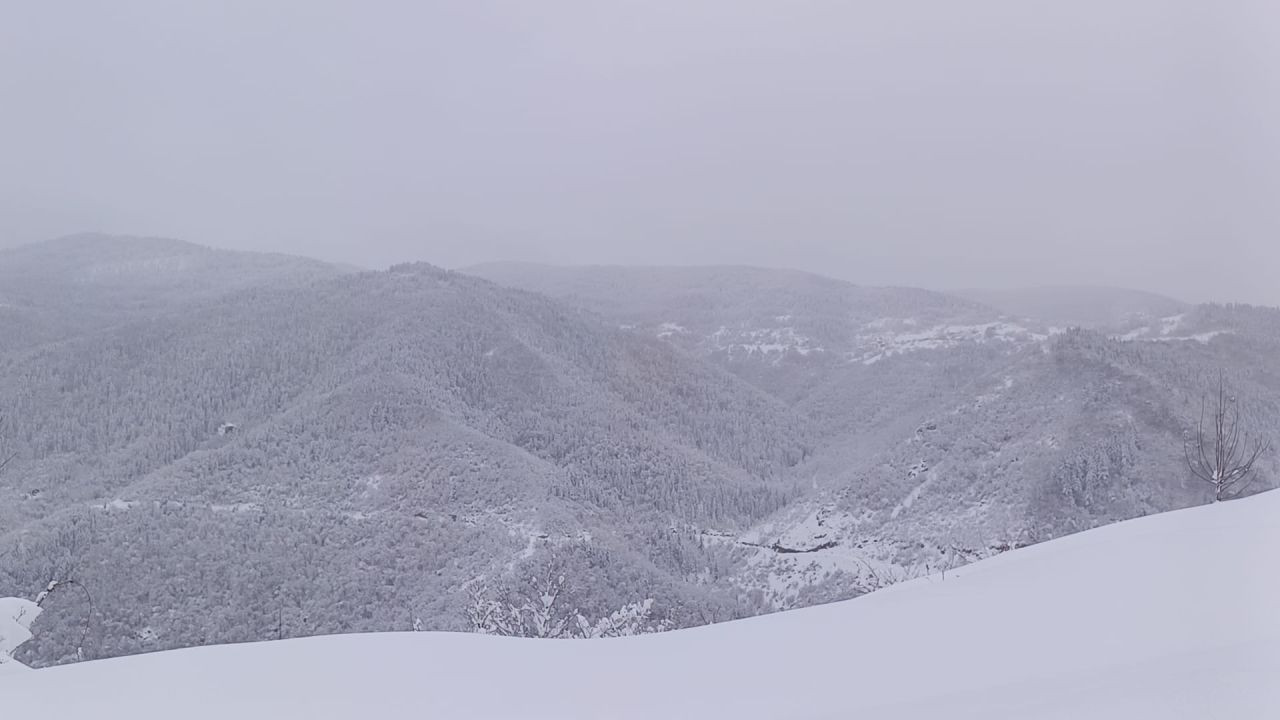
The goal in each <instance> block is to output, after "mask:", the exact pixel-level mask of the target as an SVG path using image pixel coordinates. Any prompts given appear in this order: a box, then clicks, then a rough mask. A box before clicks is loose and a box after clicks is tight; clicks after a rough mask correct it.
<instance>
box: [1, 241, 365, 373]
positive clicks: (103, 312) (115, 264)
mask: <svg viewBox="0 0 1280 720" xmlns="http://www.w3.org/2000/svg"><path fill="white" fill-rule="evenodd" d="M345 272H347V270H346V269H343V268H339V267H337V266H334V265H329V264H327V263H323V262H320V261H317V260H310V259H307V258H299V257H293V256H288V255H275V254H267V253H246V252H232V251H228V250H215V249H212V248H207V247H203V246H200V245H194V244H192V243H187V242H182V241H179V240H170V239H166V238H142V237H128V236H116V235H102V234H83V235H72V236H68V237H63V238H58V239H56V240H49V241H46V242H40V243H34V244H31V245H23V246H20V247H16V248H9V249H5V250H0V348H15V347H20V346H27V345H33V344H38V343H40V342H48V341H51V340H59V339H62V338H65V337H69V336H71V335H74V334H76V333H79V332H85V331H94V330H100V329H102V327H103V326H104V325H112V324H118V323H120V322H125V321H129V320H134V319H139V318H144V317H148V316H150V315H153V314H157V313H164V312H169V311H173V310H175V309H178V308H181V307H183V306H185V305H187V304H189V303H191V302H194V301H199V300H202V299H206V298H210V297H216V296H218V295H222V294H225V293H228V292H233V291H236V290H241V289H245V288H251V287H259V286H277V287H285V286H294V285H300V284H305V283H308V282H312V281H315V280H319V279H324V278H330V277H335V276H337V275H340V274H343V273H345Z"/></svg>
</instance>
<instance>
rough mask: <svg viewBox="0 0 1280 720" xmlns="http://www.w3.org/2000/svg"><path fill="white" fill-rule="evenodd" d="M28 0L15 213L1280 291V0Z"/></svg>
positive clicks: (340, 240) (354, 248) (367, 239)
mask: <svg viewBox="0 0 1280 720" xmlns="http://www.w3.org/2000/svg"><path fill="white" fill-rule="evenodd" d="M10 5H11V6H12V7H8V8H6V14H5V21H4V22H3V23H0V89H3V93H4V95H3V96H4V98H5V109H6V112H4V113H3V114H0V157H3V158H4V159H5V161H4V163H2V164H0V245H8V244H18V243H24V242H32V241H38V240H43V239H46V238H49V237H56V236H60V235H65V234H70V233H74V232H81V231H85V230H101V231H108V232H119V233H141V234H152V235H161V236H167V237H180V238H183V239H186V240H191V241H196V242H200V243H204V244H208V245H213V246H217V247H224V248H232V249H241V250H265V251H275V252H286V253H292V254H298V255H307V256H313V257H320V258H324V259H327V260H331V261H336V262H344V263H349V264H354V265H358V266H362V267H368V268H385V267H387V266H389V265H391V264H394V263H398V262H406V261H426V262H430V263H433V264H436V265H438V266H442V267H450V268H453V267H461V266H465V265H472V264H476V263H480V262H492V261H509V260H522V261H535V262H547V263H553V264H582V263H604V264H628V265H635V264H647V265H720V264H747V265H756V266H763V267H794V268H799V269H804V270H808V271H811V272H819V273H822V274H824V275H827V276H831V277H836V278H840V279H844V280H849V281H852V282H856V283H859V284H868V285H904V286H917V287H929V288H934V289H951V288H966V287H977V288H1020V287H1028V286H1030V287H1038V286H1044V285H1107V286H1116V287H1130V288H1138V289H1143V290H1147V291H1151V292H1157V293H1161V294H1166V295H1169V296H1172V297H1177V298H1183V299H1186V300H1188V301H1192V302H1206V301H1219V302H1253V303H1263V304H1270V305H1280V290H1277V285H1276V283H1275V282H1274V278H1275V277H1276V275H1277V274H1280V249H1278V248H1280V243H1277V242H1276V241H1275V238H1276V237H1277V235H1278V234H1280V210H1277V206H1276V203H1274V202H1273V198H1274V197H1276V196H1277V194H1280V171H1278V170H1277V168H1280V130H1278V128H1280V123H1277V122H1275V119H1276V118H1277V117H1278V116H1280V107H1278V106H1277V102H1280V101H1277V98H1280V86H1278V83H1280V72H1277V71H1276V68H1277V67H1278V66H1280V57H1278V56H1277V52H1278V51H1277V48H1280V11H1278V10H1277V9H1276V7H1275V6H1274V4H1272V3H1269V2H1264V1H1262V0H1231V1H1229V2H1224V3H1204V2H1198V1H1196V0H1128V1H1127V2H1124V3H1115V2H1109V1H1106V0H1083V1H1078V2H1072V3H1055V4H1052V5H1051V6H1046V5H1044V4H1035V5H1032V4H1028V3H1026V2H1022V1H1021V0H975V1H973V2H966V3H955V2H949V1H946V0H930V1H927V2H917V3H907V4H903V3H874V4H873V3H848V2H838V1H835V0H818V1H816V2H804V3H798V4H797V3H779V2H774V1H771V0H694V1H692V2H680V3H641V2H621V3H618V2H613V3H580V2H568V1H566V0H544V1H543V2H539V3H537V4H536V5H533V4H530V3H527V2H518V1H513V0H480V1H478V2H453V3H448V2H445V3H439V2H436V3H426V4H414V3H390V4H381V5H379V6H378V7H377V8H376V9H373V8H369V7H366V6H364V5H360V4H344V3H323V4H317V3H315V2H311V1H310V0H276V1H274V2H271V3H270V4H268V5H266V6H264V5H263V4H262V3H259V2H246V1H244V0H232V1H229V2H216V3H180V4H179V3H172V2H167V1H164V0H120V1H118V2H111V3H75V4H63V3H40V2H28V3H10Z"/></svg>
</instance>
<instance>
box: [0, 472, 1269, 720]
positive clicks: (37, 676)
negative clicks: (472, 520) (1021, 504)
mask: <svg viewBox="0 0 1280 720" xmlns="http://www.w3.org/2000/svg"><path fill="white" fill-rule="evenodd" d="M1276 548H1280V492H1271V493H1266V494H1263V495H1259V496H1256V497H1253V498H1249V499H1245V500H1240V501H1235V502H1230V503H1222V504H1217V505H1210V506H1206V507H1200V508H1193V509H1190V510H1184V511H1179V512H1173V513H1167V514H1164V515H1157V516H1152V517H1147V518H1142V519H1139V520H1134V521H1130V522H1125V523H1120V524H1117V525H1112V526H1108V527H1104V528H1100V529H1097V530H1092V531H1089V532H1085V533H1081V534H1078V535H1074V536H1071V537H1067V538H1063V539H1061V540H1056V541H1053V542H1048V543H1044V544H1041V545H1037V546H1034V547H1030V548H1025V549H1021V550H1015V551H1012V552H1008V553H1004V554H1002V555H999V556H997V557H994V558H991V559H988V560H984V561H981V562H978V563H974V564H972V565H968V566H965V567H963V568H959V569H956V570H954V571H950V572H948V574H947V577H946V579H945V580H942V579H940V577H939V576H937V575H933V576H930V577H925V578H920V579H918V580H914V581H911V582H907V583H903V584H901V585H897V586H894V587H891V588H889V589H886V590H882V591H880V592H876V593H872V594H870V595H867V596H864V597H861V598H858V599H856V600H852V601H848V602H844V603H837V604H833V605H827V606H823V607H816V608H809V609H805V610H798V611H793V612H787V613H780V614H776V615H769V616H764V617H758V618H753V619H750V620H742V621H737V622H732V623H725V624H721V625H713V626H709V627H703V628H695V629H690V630H681V631H676V632H671V633H666V634H661V635H647V636H640V637H632V638H623V639H613V640H583V641H554V640H553V641H545V640H520V639H511V638H499V637H489V636H479V635H457V634H447V633H445V634H437V633H402V634H384V635H349V636H340V637H327V638H310V639H304V640H289V641H283V642H271V643H259V644H249V645H236V646H220V647H203V648H195V649H190V650H180V651H175V652H166V653H157V654H153V655H142V656H136V657H129V658H120V659H115V660H106V661H99V662H89V663H83V664H79V665H72V666H65V667H59V668H53V669H47V670H38V671H32V672H24V673H11V674H6V675H3V676H2V677H0V713H2V714H3V716H4V717H15V718H18V717H22V718H27V717H91V718H95V719H96V720H126V719H127V720H148V719H152V718H154V719H157V720H159V719H161V718H163V719H165V720H167V719H168V718H173V717H182V718H188V719H190V720H215V719H216V720H226V719H227V718H237V719H238V720H252V719H254V718H281V717H306V718H311V719H315V720H329V719H336V718H368V717H421V718H450V719H458V718H486V719H492V718H547V719H550V718H556V719H558V720H563V719H568V718H583V719H586V718H591V719H597V718H618V719H626V718H637V719H638V718H645V719H646V720H652V719H655V718H662V719H664V720H668V719H673V718H698V719H699V720H709V719H712V718H726V719H730V720H750V719H753V718H761V719H763V718H770V719H786V720H804V719H806V718H823V719H831V720H835V718H854V717H862V718H877V719H878V720H892V719H894V718H898V719H910V720H917V719H920V720H923V719H928V720H934V719H936V718H946V719H947V720H960V719H963V718H974V719H977V718H981V719H982V720H991V719H993V718H1018V719H1019V720H1048V719H1050V718H1054V719H1063V720H1065V719H1067V718H1071V719H1079V718H1090V719H1091V720H1135V719H1146V718H1159V719H1160V720H1172V719H1177V718H1186V719H1191V718H1195V719H1197V720H1201V719H1204V718H1231V719H1232V720H1244V719H1249V718H1276V717H1280V682H1277V681H1276V679H1277V677H1280V612H1278V609H1280V573H1277V572H1275V570H1274V565H1275V560H1274V557H1273V556H1274V554H1275V549H1276ZM35 629H36V631H37V632H38V631H39V625H38V624H37V625H36V628H35Z"/></svg>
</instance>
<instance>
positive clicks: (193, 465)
mask: <svg viewBox="0 0 1280 720" xmlns="http://www.w3.org/2000/svg"><path fill="white" fill-rule="evenodd" d="M473 272H476V273H478V274H481V275H484V276H486V277H488V278H491V279H492V280H493V281H494V282H490V281H489V280H486V279H482V278H477V277H473V276H472V275H470V274H463V273H458V272H450V271H445V270H441V269H438V268H435V267H432V266H429V265H421V264H419V265H401V266H396V267H393V268H391V269H390V270H388V271H380V272H361V273H355V272H349V271H346V270H344V269H340V268H334V267H332V266H328V265H324V264H322V263H316V262H313V261H309V260H304V259H296V258H287V257H281V256H260V255H254V254H243V253H229V252H223V251H213V250H208V249H205V248H200V247H198V246H192V245H187V244H184V243H179V242H175V241H164V240H139V239H130V238H111V237H102V236H88V237H78V238H72V239H66V240H62V241H55V242H52V243H47V244H40V245H36V246H29V247H26V248H20V249H17V250H12V251H7V252H5V253H0V280H3V284H0V295H2V296H3V297H5V298H7V299H9V300H10V301H13V302H12V304H11V305H7V306H6V307H4V308H0V311H3V312H7V313H9V315H6V316H5V317H6V318H7V319H6V322H7V323H8V325H7V326H6V327H8V328H10V330H11V331H12V333H11V337H10V338H9V340H8V341H7V343H6V344H5V345H3V346H2V347H0V367H2V368H3V372H0V411H2V413H3V424H2V425H0V431H2V434H0V441H2V444H3V447H2V448H0V449H3V450H4V457H9V456H10V455H12V458H11V459H10V461H9V462H8V463H7V464H6V465H4V466H3V468H0V596H6V595H12V596H17V597H22V596H30V595H32V594H33V593H34V592H35V591H37V590H38V589H39V588H41V587H43V586H44V585H45V584H46V583H48V582H49V580H51V579H62V580H66V579H73V580H75V581H76V583H77V584H78V585H79V586H80V588H82V589H83V590H85V591H86V592H85V593H78V592H65V593H62V592H60V593H57V594H56V595H54V596H53V598H52V599H51V600H50V603H49V605H48V607H46V612H45V613H44V614H43V615H42V617H41V619H40V621H39V622H40V624H41V631H40V632H39V633H37V636H36V639H35V640H33V641H31V642H29V643H27V644H26V645H24V646H23V647H22V650H21V655H20V657H19V659H20V660H22V661H24V662H26V663H28V664H33V665H42V664H49V663H56V662H62V661H67V660H71V659H75V658H76V657H79V656H84V657H104V656H111V655H119V654H126V653H132V652H139V651H148V650H156V649H163V648H173V647H181V646H186V645H192V644H203V643H216V642H226V641H243V640H253V639H264V638H275V637H292V636H299V635H309V634H319V633H330V632H346V631H373V630H388V629H409V628H413V627H418V628H425V629H449V630H464V629H470V628H471V627H472V626H471V624H470V622H471V621H470V620H469V618H468V613H467V611H468V608H471V607H473V605H474V603H475V602H477V600H476V598H475V596H476V595H477V593H480V592H482V591H483V592H487V593H490V596H491V597H496V598H501V599H502V600H503V601H511V602H517V601H520V598H521V597H523V598H525V599H526V600H527V599H528V598H529V593H530V592H531V590H530V586H529V581H530V579H531V578H534V579H537V578H544V579H545V578H557V577H563V578H565V580H564V585H565V587H564V596H563V601H562V604H563V607H564V608H565V609H566V612H568V611H572V612H575V613H582V614H584V615H585V616H587V617H602V616H605V615H607V614H609V613H611V612H613V611H615V610H617V609H618V608H620V607H623V606H624V605H626V604H628V603H634V602H637V601H642V600H646V599H649V598H652V599H653V600H654V603H653V606H652V609H653V617H654V620H655V623H657V626H662V627H671V626H686V625H695V624H702V623H707V622H713V621H719V620H723V619H728V618H733V617H740V616H743V615H750V614H755V613H759V612H764V611H768V610H774V609H780V608H787V607H793V606H797V605H805V604H811V603H816V602H821V601H825V600H831V599H837V598H844V597H851V596H854V595H859V594H862V593H865V592H868V591H870V590H874V589H876V588H879V587H882V586H884V585H886V584H890V583H893V582H897V581H900V580H903V579H906V578H909V577H912V576H914V575H917V574H920V573H922V572H927V571H930V570H937V569H939V568H950V567H954V566H957V565H960V564H964V563H967V562H970V561H972V560H975V559H978V558H981V557H986V556H989V555H993V554H998V553H1001V552H1004V551H1005V550H1008V549H1011V548H1014V547H1018V546H1022V545H1026V544H1030V543H1035V542H1039V541H1041V540H1045V539H1049V538H1052V537H1056V536H1058V535H1062V534H1066V533H1070V532H1074V531H1078V530H1082V529H1086V528H1089V527H1093V526H1097V525H1101V524H1105V523H1109V522H1114V521H1116V520H1121V519H1125V518H1130V517H1135V516H1139V515H1145V514H1149V513H1152V512H1157V511H1161V510H1167V509H1170V508H1176V507H1183V506H1187V505H1191V504H1196V503H1201V502H1205V501H1207V500H1208V499H1210V498H1211V497H1212V493H1211V492H1210V491H1209V489H1208V488H1207V487H1205V486H1204V485H1203V484H1202V483H1198V481H1194V480H1193V479H1192V478H1191V477H1190V475H1189V474H1188V473H1187V471H1186V469H1185V467H1184V465H1183V444H1184V441H1185V439H1186V438H1187V437H1188V434H1189V433H1191V432H1192V431H1193V430H1194V426H1195V422H1196V420H1197V418H1198V414H1199V409H1200V399H1201V396H1202V394H1203V393H1204V392H1205V391H1206V390H1208V389H1209V387H1210V385H1212V384H1213V383H1215V382H1216V381H1217V378H1218V376H1219V373H1222V375H1223V376H1224V377H1226V378H1228V380H1229V382H1230V383H1231V387H1232V391H1233V397H1235V398H1237V399H1238V402H1239V407H1241V408H1242V411H1243V417H1244V420H1245V422H1246V424H1247V427H1248V429H1249V432H1251V433H1255V434H1257V435H1258V436H1266V437H1277V435H1280V369H1277V368H1276V366H1275V364H1274V358H1275V357H1276V356H1277V353H1278V352H1280V311H1276V310H1270V309H1262V308H1251V307H1222V306H1202V307H1196V308H1186V309H1182V310H1180V311H1179V312H1178V313H1176V314H1174V315H1169V316H1161V317H1144V318H1142V319H1133V320H1132V322H1129V323H1127V324H1126V325H1124V326H1123V328H1121V330H1123V331H1121V330H1113V331H1098V330H1081V329H1067V328H1055V327H1051V326H1050V325H1049V324H1048V323H1040V322H1037V321H1035V320H1034V319H1015V318H1013V317H1011V316H1008V315H1006V314H1004V313H1002V312H1001V311H998V310H993V309H991V308H989V307H986V306H984V305H981V304H978V303H975V302H972V301H969V300H962V299H958V298H954V297H950V296H947V295H943V294H939V293H932V292H927V291H923V290H914V289H909V288H862V287H857V286H853V285H850V284H848V283H843V282H840V281H836V280H831V279H827V278H822V277H819V276H815V275H810V274H805V273H796V272H789V271H769V270H759V269H750V268H683V269H672V268H637V269H619V268H577V269H568V268H547V267H541V266H526V265H503V266H486V267H483V268H478V269H474V270H473ZM497 283H506V284H508V285H512V286H515V287H503V286H502V285H501V284H497ZM533 291H537V292H533ZM1104 304H1105V303H1104ZM1277 467H1278V466H1277V464H1276V459H1275V457H1273V456H1268V457H1266V458H1265V460H1264V461H1263V462H1262V463H1261V464H1260V465H1259V472H1258V480H1259V482H1258V485H1257V488H1258V489H1261V488H1264V487H1269V486H1273V485H1274V484H1275V479H1276V477H1277V474H1276V470H1277ZM534 596H535V601H536V596H537V593H536V592H534ZM90 605H92V608H91V607H90Z"/></svg>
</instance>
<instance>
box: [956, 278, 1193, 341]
mask: <svg viewBox="0 0 1280 720" xmlns="http://www.w3.org/2000/svg"><path fill="white" fill-rule="evenodd" d="M952 294H954V295H957V296H959V297H964V298H968V299H970V300H973V301H975V302H980V303H983V304H984V305H989V306H991V307H993V308H998V309H999V310H1000V311H1001V312H1004V313H1007V314H1009V315H1013V316H1015V317H1023V318H1032V319H1036V320H1040V321H1042V322H1045V323H1048V324H1050V325H1056V326H1059V327H1084V328H1090V329H1095V330H1125V329H1129V328H1131V327H1133V326H1136V325H1141V324H1145V323H1149V322H1151V321H1153V320H1157V319H1159V318H1163V317H1169V316H1172V315H1178V314H1180V313H1184V312H1186V311H1187V310H1188V309H1189V308H1190V307H1191V305H1190V304H1188V303H1184V302H1182V301H1181V300H1175V299H1173V298H1171V297H1166V296H1164V295H1158V294H1156V293H1150V292H1145V291H1142V290H1128V289H1124V288H1114V287H1103V286H1084V285H1080V286H1047V287H1034V288H1021V289H1016V290H957V291H954V292H953V293H952Z"/></svg>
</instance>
